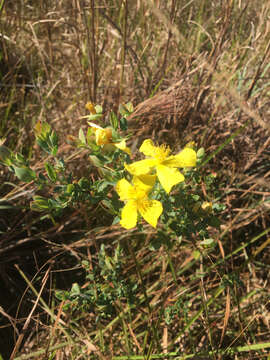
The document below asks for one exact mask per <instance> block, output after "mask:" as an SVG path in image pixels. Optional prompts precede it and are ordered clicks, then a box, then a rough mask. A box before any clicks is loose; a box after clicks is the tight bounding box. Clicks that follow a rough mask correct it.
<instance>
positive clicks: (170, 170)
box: [125, 139, 197, 193]
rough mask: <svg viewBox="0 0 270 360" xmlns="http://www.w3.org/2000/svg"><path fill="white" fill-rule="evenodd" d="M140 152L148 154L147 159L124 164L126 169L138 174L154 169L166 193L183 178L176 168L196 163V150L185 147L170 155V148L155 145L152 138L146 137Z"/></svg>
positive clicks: (147, 172) (191, 165) (135, 174)
mask: <svg viewBox="0 0 270 360" xmlns="http://www.w3.org/2000/svg"><path fill="white" fill-rule="evenodd" d="M140 152H142V153H143V154H144V155H146V156H149V157H150V158H149V159H145V160H140V161H137V162H135V163H133V164H130V165H127V164H125V168H126V170H127V171H128V172H129V173H130V174H132V175H134V176H140V175H144V174H149V173H151V172H152V171H153V170H155V171H156V174H157V177H158V179H159V181H160V183H161V185H162V187H163V188H164V189H165V191H166V192H167V193H169V192H170V191H171V189H172V187H173V186H174V185H176V184H178V183H180V182H182V181H184V180H185V177H184V175H183V174H181V173H180V171H179V170H177V168H185V167H193V166H195V165H196V159H197V158H196V152H195V151H194V150H193V149H191V148H189V147H185V148H184V149H183V150H182V151H180V152H179V153H178V154H177V155H170V153H171V150H170V148H169V147H167V146H166V145H161V146H155V145H154V144H153V142H152V140H150V139H147V140H145V141H144V142H143V144H142V146H141V147H140Z"/></svg>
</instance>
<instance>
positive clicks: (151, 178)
mask: <svg viewBox="0 0 270 360" xmlns="http://www.w3.org/2000/svg"><path fill="white" fill-rule="evenodd" d="M156 179H157V177H156V175H148V174H146V175H140V176H134V177H133V180H132V182H133V184H134V185H135V186H136V187H140V188H141V189H144V190H145V192H146V193H147V192H149V191H150V190H151V189H152V187H153V186H154V185H155V182H156Z"/></svg>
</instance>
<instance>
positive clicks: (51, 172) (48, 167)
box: [44, 163, 57, 183]
mask: <svg viewBox="0 0 270 360" xmlns="http://www.w3.org/2000/svg"><path fill="white" fill-rule="evenodd" d="M44 166H45V169H46V172H47V175H48V177H49V179H50V180H51V181H52V182H54V183H55V182H56V180H57V174H56V172H55V169H54V167H53V166H52V165H51V164H50V163H45V165H44Z"/></svg>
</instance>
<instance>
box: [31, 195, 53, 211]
mask: <svg viewBox="0 0 270 360" xmlns="http://www.w3.org/2000/svg"><path fill="white" fill-rule="evenodd" d="M31 209H32V210H34V211H45V210H49V204H48V199H46V198H45V197H43V196H34V200H33V201H32V203H31Z"/></svg>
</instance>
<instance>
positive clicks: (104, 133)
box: [88, 122, 131, 155]
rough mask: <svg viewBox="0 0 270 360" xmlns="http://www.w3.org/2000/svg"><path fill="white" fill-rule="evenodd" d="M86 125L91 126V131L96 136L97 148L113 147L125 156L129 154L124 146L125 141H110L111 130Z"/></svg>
mask: <svg viewBox="0 0 270 360" xmlns="http://www.w3.org/2000/svg"><path fill="white" fill-rule="evenodd" d="M88 124H89V125H90V126H91V128H92V129H93V131H94V132H95V136H96V144H97V145H98V146H101V145H113V146H115V147H116V148H118V149H120V150H122V151H125V152H126V153H127V154H129V155H130V154H131V151H130V149H129V148H128V147H127V146H126V141H125V140H122V141H120V142H116V143H115V142H113V141H112V129H111V128H102V127H101V126H99V125H96V124H94V123H92V122H88Z"/></svg>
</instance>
